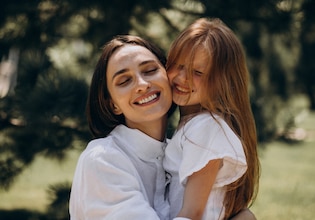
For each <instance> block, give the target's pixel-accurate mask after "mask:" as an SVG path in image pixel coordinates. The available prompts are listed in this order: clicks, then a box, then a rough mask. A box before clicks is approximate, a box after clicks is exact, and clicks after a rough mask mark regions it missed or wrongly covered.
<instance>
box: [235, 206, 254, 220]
mask: <svg viewBox="0 0 315 220" xmlns="http://www.w3.org/2000/svg"><path fill="white" fill-rule="evenodd" d="M231 220H256V217H255V215H254V213H252V212H251V211H250V210H249V209H248V208H246V209H243V210H242V211H241V212H239V213H238V214H237V215H235V216H234V217H233V218H231Z"/></svg>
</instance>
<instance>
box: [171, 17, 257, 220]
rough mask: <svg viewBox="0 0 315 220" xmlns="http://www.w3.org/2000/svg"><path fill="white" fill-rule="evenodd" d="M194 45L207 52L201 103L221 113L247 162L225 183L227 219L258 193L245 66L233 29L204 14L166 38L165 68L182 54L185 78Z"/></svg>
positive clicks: (254, 132)
mask: <svg viewBox="0 0 315 220" xmlns="http://www.w3.org/2000/svg"><path fill="white" fill-rule="evenodd" d="M200 48H202V49H204V50H205V51H206V52H207V54H208V57H209V62H208V63H207V73H206V74H203V76H202V77H204V79H203V80H202V82H203V85H202V94H205V96H204V98H203V99H202V102H201V105H202V108H203V109H206V110H207V111H209V112H210V113H211V114H217V115H219V116H221V117H222V118H223V119H224V120H225V121H226V122H227V124H228V125H229V126H230V127H231V129H232V130H233V131H234V133H235V134H236V135H238V137H239V138H240V140H241V142H242V145H243V149H244V152H245V156H246V161H247V166H248V168H247V171H246V173H245V174H244V175H243V176H242V177H241V178H240V179H238V180H237V181H235V182H233V183H231V184H229V185H228V186H227V192H226V195H225V199H224V205H225V219H228V218H231V217H233V216H234V215H236V214H237V213H238V212H240V211H241V210H242V209H244V208H246V207H249V206H250V205H251V204H252V203H253V201H254V200H255V198H256V196H257V193H258V185H259V176H260V164H259V159H258V153H257V135H256V126H255V121H254V117H253V114H252V110H251V105H250V100H249V92H248V87H249V72H248V69H247V65H246V58H245V53H244V50H243V47H242V45H241V43H240V42H239V40H238V38H237V37H236V35H235V34H234V33H233V31H232V30H231V29H230V28H228V27H227V26H226V25H225V24H224V23H223V22H222V21H221V20H220V19H206V18H201V19H198V20H197V21H195V22H194V23H192V24H191V25H190V26H188V27H187V28H186V29H185V30H184V31H183V32H181V34H180V35H179V36H178V37H177V39H176V40H175V41H174V42H173V43H172V45H171V48H170V50H169V51H170V52H169V55H168V60H167V64H166V68H167V69H169V68H172V66H173V65H175V64H176V60H178V59H180V58H181V56H185V57H186V58H185V60H189V63H188V64H187V63H186V65H187V66H188V73H189V76H188V79H189V78H190V79H191V77H192V74H193V71H192V68H193V67H192V61H193V60H194V57H195V53H196V51H197V50H199V49H200ZM187 58H188V59H187ZM189 81H192V80H189Z"/></svg>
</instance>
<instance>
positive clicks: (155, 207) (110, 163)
mask: <svg viewBox="0 0 315 220" xmlns="http://www.w3.org/2000/svg"><path fill="white" fill-rule="evenodd" d="M164 148H165V143H163V142H159V141H157V140H155V139H153V138H151V137H149V136H147V135H146V134H144V133H142V132H140V131H139V130H136V129H130V128H127V127H126V126H123V125H120V126H117V127H116V128H115V129H114V130H113V131H112V132H111V133H110V134H109V135H108V136H107V137H105V138H99V139H96V140H93V141H91V142H90V143H89V144H88V146H87V148H86V149H85V150H84V151H83V152H82V154H81V155H80V158H79V161H78V164H77V167H76V171H75V175H74V178H73V183H72V189H71V196H70V208H69V209H70V216H71V219H72V220H74V219H84V220H88V219H150V220H154V219H168V218H169V216H168V214H169V205H168V202H167V201H166V200H165V198H164V193H165V192H164V190H165V172H164V169H163V167H162V161H163V157H164Z"/></svg>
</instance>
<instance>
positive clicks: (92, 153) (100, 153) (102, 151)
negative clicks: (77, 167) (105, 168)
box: [81, 136, 126, 160]
mask: <svg viewBox="0 0 315 220" xmlns="http://www.w3.org/2000/svg"><path fill="white" fill-rule="evenodd" d="M81 157H84V158H86V159H88V158H89V159H91V158H93V159H97V158H102V160H104V159H106V158H113V157H114V158H115V157H116V158H119V157H126V156H125V154H124V152H123V151H122V150H121V149H120V148H119V146H118V145H117V143H116V141H115V138H113V137H112V136H107V137H104V138H97V139H93V140H91V141H90V142H89V143H88V144H87V147H86V148H85V150H84V151H83V152H82V154H81Z"/></svg>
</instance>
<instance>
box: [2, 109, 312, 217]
mask: <svg viewBox="0 0 315 220" xmlns="http://www.w3.org/2000/svg"><path fill="white" fill-rule="evenodd" d="M302 127H303V128H304V129H305V130H306V131H307V133H308V136H307V138H306V140H305V141H303V142H299V143H294V144H285V143H283V142H273V143H270V144H268V145H267V146H266V149H264V150H261V151H260V160H261V166H262V175H261V180H260V190H259V194H258V198H257V200H256V202H255V203H254V205H253V206H252V208H251V210H252V211H253V212H254V213H255V215H256V217H257V219H258V220H270V219H271V220H273V219H277V220H282V219H283V220H290V219H292V220H293V219H294V220H299V219H301V220H308V219H314V216H313V215H314V213H315V164H314V163H315V113H312V114H311V115H309V116H308V117H307V118H306V119H305V120H304V121H303V124H302ZM68 156H69V157H68V160H67V161H66V162H65V163H56V162H55V161H51V160H47V159H44V158H42V157H39V158H37V159H36V161H35V163H34V164H32V166H30V167H29V169H27V170H25V172H24V173H23V174H22V175H21V176H20V177H19V178H18V179H17V181H16V182H15V184H14V185H13V187H12V188H11V190H10V191H8V192H4V191H0V198H1V199H0V210H1V209H2V210H3V209H4V210H12V209H30V210H34V211H39V212H44V211H45V209H46V207H47V205H48V203H49V199H48V196H47V193H46V192H47V189H48V187H49V185H51V184H56V183H59V182H65V181H69V182H70V181H71V179H72V176H73V172H74V169H75V165H76V162H77V158H78V156H79V153H78V152H75V151H72V152H69V155H68Z"/></svg>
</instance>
